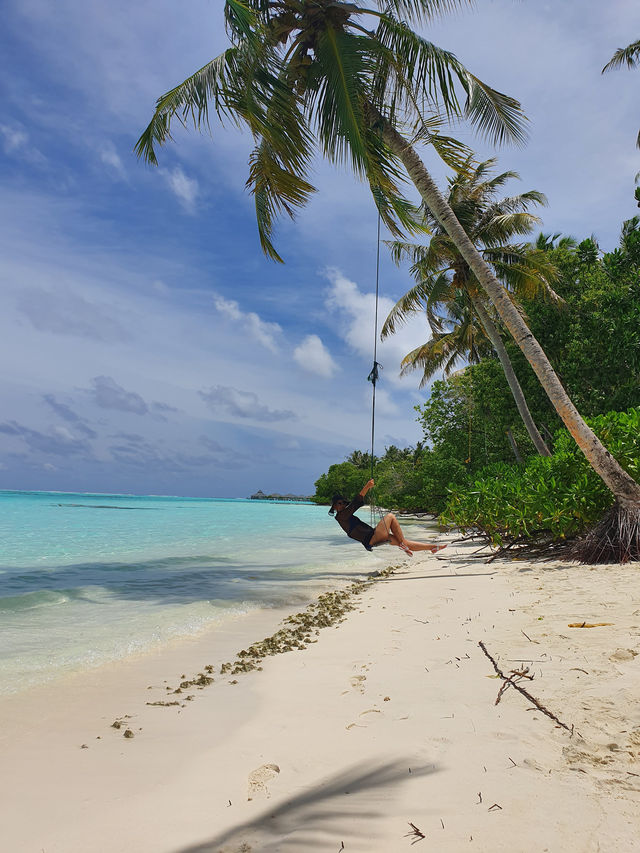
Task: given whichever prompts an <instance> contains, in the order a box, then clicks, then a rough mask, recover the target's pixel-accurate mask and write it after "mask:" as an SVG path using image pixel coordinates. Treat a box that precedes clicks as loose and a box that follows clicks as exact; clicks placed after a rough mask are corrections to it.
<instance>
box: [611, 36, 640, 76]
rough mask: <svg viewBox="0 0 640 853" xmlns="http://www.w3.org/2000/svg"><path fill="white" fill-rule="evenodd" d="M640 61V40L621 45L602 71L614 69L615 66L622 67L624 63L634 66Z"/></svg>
mask: <svg viewBox="0 0 640 853" xmlns="http://www.w3.org/2000/svg"><path fill="white" fill-rule="evenodd" d="M639 63H640V40H638V41H634V42H632V43H631V44H629V45H627V47H619V48H618V50H616V52H615V53H614V54H613V56H612V57H611V59H610V60H609V61H608V62H607V64H606V65H605V66H604V68H603V69H602V73H603V74H604V73H605V72H606V71H613V69H614V68H620V67H621V66H622V65H626V66H627V68H634V67H635V66H636V65H638V64H639Z"/></svg>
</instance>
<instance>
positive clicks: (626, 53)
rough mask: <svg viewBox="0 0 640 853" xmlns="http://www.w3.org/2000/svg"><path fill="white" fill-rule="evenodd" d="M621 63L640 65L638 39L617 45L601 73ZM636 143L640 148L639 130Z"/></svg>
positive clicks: (631, 65)
mask: <svg viewBox="0 0 640 853" xmlns="http://www.w3.org/2000/svg"><path fill="white" fill-rule="evenodd" d="M621 65H626V66H627V68H634V67H635V66H636V65H640V40H638V41H634V42H632V43H631V44H629V45H627V47H619V48H618V50H616V52H615V53H614V54H613V56H612V57H611V59H610V60H609V61H608V62H607V64H606V65H605V66H604V68H603V69H602V73H603V74H604V73H605V72H607V71H613V69H614V68H620V66H621ZM636 145H637V147H638V148H640V132H639V133H638V137H637V139H636Z"/></svg>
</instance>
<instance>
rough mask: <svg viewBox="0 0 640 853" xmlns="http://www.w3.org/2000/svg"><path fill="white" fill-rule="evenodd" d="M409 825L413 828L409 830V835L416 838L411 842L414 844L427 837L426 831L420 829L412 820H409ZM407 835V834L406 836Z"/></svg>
mask: <svg viewBox="0 0 640 853" xmlns="http://www.w3.org/2000/svg"><path fill="white" fill-rule="evenodd" d="M409 826H410V827H411V829H410V830H409V832H407V836H409V837H412V838H415V841H412V842H411V844H412V845H414V844H416V843H417V842H418V841H422V839H423V838H426V837H427V836H426V835H425V834H424V832H422V830H420V829H418V827H417V826H416V825H415V823H411V821H409ZM407 836H405V838H406V837H407Z"/></svg>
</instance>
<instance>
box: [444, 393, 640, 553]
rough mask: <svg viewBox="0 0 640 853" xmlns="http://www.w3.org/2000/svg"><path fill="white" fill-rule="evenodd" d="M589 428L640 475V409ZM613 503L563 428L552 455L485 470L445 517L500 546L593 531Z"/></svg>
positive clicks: (454, 497) (455, 495)
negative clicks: (522, 464)
mask: <svg viewBox="0 0 640 853" xmlns="http://www.w3.org/2000/svg"><path fill="white" fill-rule="evenodd" d="M589 425H590V426H591V427H592V429H593V430H594V431H595V433H596V434H597V435H598V436H599V438H600V439H601V440H602V441H603V443H604V444H605V445H606V446H607V448H608V449H609V450H610V452H611V453H612V454H613V456H615V458H616V459H617V460H618V462H620V464H621V465H622V467H623V468H624V469H625V470H626V471H627V472H628V473H629V474H631V476H632V477H634V478H635V477H637V476H638V475H640V408H635V409H629V410H628V411H627V412H609V413H608V414H606V415H600V416H599V417H596V418H593V419H591V420H590V422H589ZM612 504H613V496H612V494H611V492H609V490H608V489H607V488H606V487H605V485H604V484H603V482H602V480H601V479H600V478H599V477H598V476H597V474H596V473H595V472H594V471H593V469H592V468H591V467H590V466H589V464H588V463H587V461H586V460H585V457H584V456H583V455H582V453H581V452H580V451H579V450H578V447H577V445H576V444H575V442H574V441H573V439H572V438H571V436H570V435H569V433H568V432H567V431H566V430H561V431H559V432H558V433H557V435H556V441H555V451H554V453H553V455H552V456H551V457H542V456H532V457H531V458H530V459H529V461H528V462H527V464H526V465H525V466H520V467H516V466H513V465H505V464H504V463H496V464H494V465H490V466H488V467H487V468H484V469H483V470H482V471H481V473H480V475H479V476H478V477H477V478H476V479H475V480H474V481H473V482H472V483H471V484H469V485H468V486H467V487H466V488H464V489H460V490H457V491H453V492H452V493H451V495H450V497H449V501H448V503H447V505H446V507H445V509H444V512H443V514H442V518H443V520H444V521H445V522H447V523H451V524H455V525H456V526H457V527H459V528H461V529H462V530H469V529H476V530H480V531H481V532H482V533H484V534H485V535H487V536H488V537H489V538H490V539H491V541H492V542H493V543H494V544H496V545H501V544H503V542H505V541H514V540H518V539H521V538H523V537H525V538H527V539H534V540H535V539H540V538H542V539H545V540H550V541H557V540H561V539H564V538H566V537H570V536H575V535H577V534H580V533H583V532H584V531H586V530H587V529H589V528H590V527H592V526H593V525H594V524H595V523H596V522H597V521H598V520H599V519H600V517H601V516H602V515H603V513H604V512H605V511H606V510H607V509H608V508H609V507H610V506H611V505H612Z"/></svg>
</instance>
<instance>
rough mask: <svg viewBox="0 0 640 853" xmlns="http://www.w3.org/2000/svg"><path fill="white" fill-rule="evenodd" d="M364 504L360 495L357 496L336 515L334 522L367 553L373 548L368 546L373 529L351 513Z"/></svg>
mask: <svg viewBox="0 0 640 853" xmlns="http://www.w3.org/2000/svg"><path fill="white" fill-rule="evenodd" d="M363 504H364V498H363V497H362V495H361V494H357V495H356V496H355V498H354V499H353V500H352V501H351V503H349V504H347V505H346V506H345V507H344V509H341V510H340V511H339V512H337V513H336V521H337V522H338V524H339V525H340V527H341V528H342V529H343V530H344V532H345V533H346V534H347V536H348V537H349V538H350V539H355V540H356V542H360V543H361V544H362V545H363V546H364V547H365V548H366V549H367V551H372V550H373V548H371V546H370V545H369V542H370V541H371V537H372V536H373V534H374V533H375V530H374V529H373V527H371V526H370V525H369V524H365V522H364V521H361V520H360V519H359V518H358V516H357V515H354V514H353V513H354V512H356V510H358V509H360V507H361V506H362V505H363Z"/></svg>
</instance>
